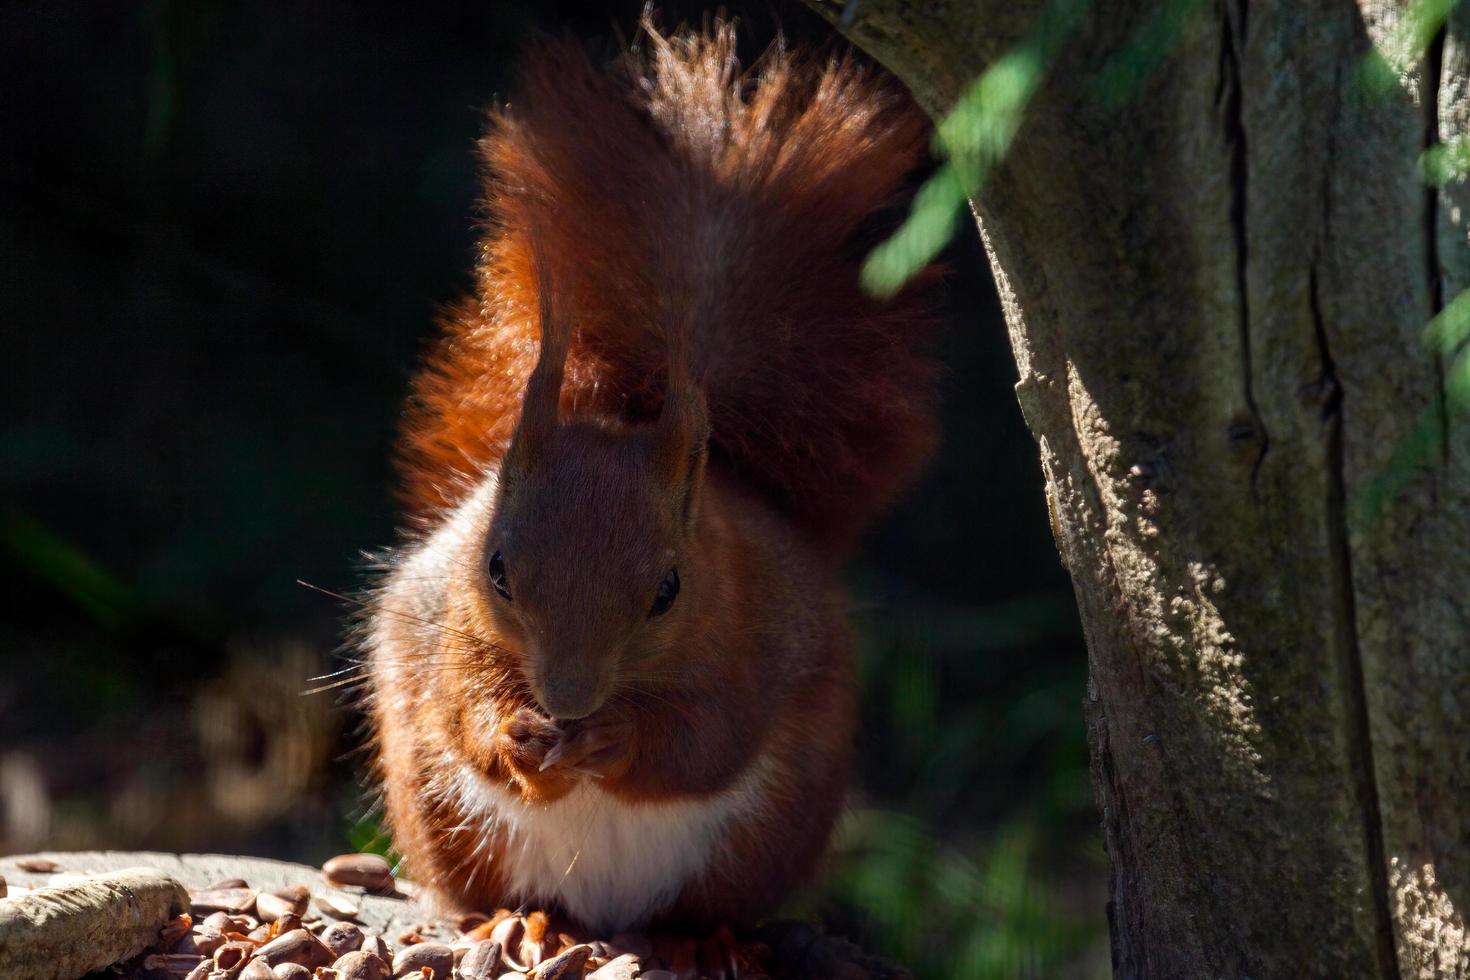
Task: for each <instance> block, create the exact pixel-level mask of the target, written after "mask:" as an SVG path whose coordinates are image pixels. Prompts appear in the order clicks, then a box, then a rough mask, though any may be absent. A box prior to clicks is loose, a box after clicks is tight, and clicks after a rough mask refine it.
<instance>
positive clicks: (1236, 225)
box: [812, 0, 1470, 978]
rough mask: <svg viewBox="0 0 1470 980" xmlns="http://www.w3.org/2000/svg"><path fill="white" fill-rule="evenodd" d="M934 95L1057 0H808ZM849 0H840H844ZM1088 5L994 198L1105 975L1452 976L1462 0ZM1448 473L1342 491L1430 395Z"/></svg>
mask: <svg viewBox="0 0 1470 980" xmlns="http://www.w3.org/2000/svg"><path fill="white" fill-rule="evenodd" d="M812 2H813V4H814V6H816V7H817V8H818V9H819V10H822V11H823V12H824V13H826V14H828V15H829V16H831V17H832V18H833V19H834V20H836V21H838V22H839V24H840V25H841V26H842V29H843V30H844V31H845V33H847V34H848V35H849V36H850V37H851V38H852V40H853V41H854V42H856V43H857V44H858V45H859V46H861V47H863V48H864V49H866V50H867V51H868V52H870V53H871V54H872V55H874V56H875V57H876V58H877V59H878V60H879V61H880V62H882V63H883V64H885V65H886V66H887V67H888V68H890V69H891V70H892V71H893V72H894V73H895V74H896V75H897V76H898V77H899V78H900V79H901V80H903V81H904V82H905V83H906V84H907V85H908V86H909V87H910V88H911V90H912V91H913V92H914V94H915V96H916V97H917V98H918V99H919V101H920V102H921V103H922V104H923V105H924V106H925V108H926V109H928V111H929V112H930V113H931V114H933V115H935V116H936V117H940V116H942V115H943V114H944V112H945V111H946V110H947V109H948V108H949V107H950V106H952V105H953V104H954V102H955V100H956V99H957V98H958V97H959V95H960V94H961V92H962V91H963V90H964V88H965V87H966V86H967V84H968V83H969V82H970V81H972V80H973V79H975V78H976V77H977V76H979V75H980V73H981V72H982V71H984V69H985V68H986V67H987V66H989V65H991V64H992V63H994V61H995V59H996V58H997V57H998V56H999V55H1001V54H1003V53H1004V52H1006V51H1008V50H1010V49H1012V47H1013V46H1014V45H1016V44H1017V43H1018V42H1020V41H1022V40H1023V39H1024V38H1025V37H1026V36H1027V32H1028V31H1031V30H1032V29H1033V28H1034V26H1035V25H1036V24H1037V23H1038V20H1037V18H1038V17H1039V16H1040V15H1041V12H1042V10H1043V7H1044V5H1043V4H1042V3H1040V2H1037V0H978V2H974V3H970V4H959V3H954V4H938V3H930V2H923V0H861V2H860V3H857V5H856V6H854V7H852V8H851V9H844V8H843V6H842V5H841V4H840V3H824V2H822V0H812ZM847 2H848V3H852V2H853V0H847ZM1194 6H1195V8H1196V9H1195V12H1194V13H1193V14H1192V15H1191V16H1190V17H1189V18H1188V19H1187V21H1186V23H1185V24H1184V26H1183V29H1182V33H1181V34H1180V36H1179V37H1178V39H1177V41H1176V42H1174V43H1173V44H1172V45H1171V46H1170V48H1169V51H1168V53H1167V55H1166V56H1165V57H1164V58H1163V59H1162V61H1161V62H1160V63H1159V64H1158V65H1157V66H1155V67H1154V68H1153V70H1152V71H1151V72H1149V73H1148V74H1147V76H1146V78H1145V79H1144V81H1143V82H1142V84H1141V87H1140V89H1139V90H1138V92H1137V93H1136V96H1135V97H1133V98H1131V99H1130V100H1127V101H1126V104H1124V105H1122V106H1121V107H1116V108H1114V107H1110V106H1109V105H1108V104H1107V103H1106V102H1105V100H1104V99H1102V98H1101V97H1099V94H1098V89H1097V85H1096V77H1097V73H1098V71H1099V69H1100V68H1101V67H1102V66H1103V64H1104V63H1105V62H1106V60H1107V58H1108V56H1109V55H1110V54H1111V53H1113V52H1115V51H1117V50H1118V49H1119V48H1120V46H1122V45H1125V44H1128V43H1129V41H1130V39H1131V38H1133V37H1135V36H1136V35H1137V32H1138V31H1139V30H1140V28H1142V27H1144V26H1145V24H1146V23H1147V22H1148V20H1149V18H1150V16H1151V15H1153V14H1154V13H1155V11H1156V10H1158V9H1160V4H1159V3H1158V2H1153V3H1144V2H1138V0H1120V2H1117V3H1109V4H1095V5H1094V6H1093V8H1092V10H1091V11H1090V13H1089V14H1088V15H1087V16H1086V17H1085V18H1084V19H1083V21H1082V23H1081V25H1080V27H1079V29H1078V30H1077V32H1076V34H1075V35H1074V36H1073V38H1072V40H1071V41H1070V42H1069V43H1067V44H1066V45H1065V46H1063V47H1062V49H1061V50H1060V53H1059V54H1058V56H1057V58H1056V61H1055V63H1054V64H1053V65H1052V68H1051V70H1050V73H1049V75H1048V80H1047V81H1046V83H1045V84H1044V85H1043V87H1042V88H1041V90H1040V91H1039V93H1038V94H1037V95H1036V97H1035V98H1034V99H1033V100H1032V102H1031V104H1030V106H1029V107H1028V109H1027V112H1026V114H1025V117H1024V122H1023V125H1022V126H1021V129H1020V131H1019V132H1018V134H1017V136H1016V138H1015V140H1014V142H1013V144H1012V145H1011V148H1010V151H1009V153H1008V155H1007V156H1006V158H1005V160H1004V162H1003V163H1002V164H1001V165H1000V166H999V167H998V168H997V169H995V170H994V171H993V172H992V173H991V174H990V176H989V177H988V179H987V181H986V183H985V185H984V187H983V189H982V190H981V192H980V195H979V197H978V199H977V200H975V201H974V202H973V203H974V206H975V210H976V213H977V215H978V217H979V221H980V228H981V233H982V236H983V238H984V240H985V244H986V247H987V250H988V252H989V255H990V258H991V264H992V267H993V270H994V273H995V277H996V281H997V284H998V286H999V290H1000V294H1001V297H1002V301H1003V303H1004V306H1005V312H1006V318H1007V321H1008V324H1009V328H1010V333H1011V341H1012V345H1013V349H1014V352H1015V357H1016V363H1017V367H1018V369H1019V376H1020V380H1019V382H1018V384H1017V394H1018V396H1019V399H1020V403H1021V407H1022V410H1023V412H1024V415H1025V417H1026V422H1027V424H1028V426H1029V427H1030V429H1031V431H1032V433H1033V434H1034V435H1035V437H1036V439H1037V441H1038V443H1039V445H1040V450H1041V464H1042V468H1043V470H1044V472H1045V476H1046V484H1047V494H1048V498H1049V503H1050V505H1051V512H1052V515H1053V526H1054V530H1055V532H1056V538H1057V545H1058V548H1059V550H1060V552H1061V555H1062V559H1063V561H1064V563H1065V564H1066V565H1067V567H1068V569H1069V570H1070V572H1071V575H1072V579H1073V583H1074V586H1075V590H1076V595H1077V601H1078V604H1079V606H1080V608H1081V613H1082V620H1083V623H1084V626H1085V629H1086V633H1087V641H1088V656H1089V667H1090V684H1089V689H1088V693H1087V697H1086V705H1085V707H1086V716H1087V726H1088V733H1089V739H1090V744H1091V751H1092V761H1093V777H1094V785H1095V789H1096V794H1097V800H1098V804H1099V806H1100V808H1101V810H1102V817H1103V828H1104V833H1105V840H1106V844H1107V849H1108V853H1109V855H1110V857H1111V860H1112V865H1113V873H1112V883H1111V901H1110V906H1109V913H1110V919H1111V925H1112V936H1113V955H1114V968H1115V972H1116V974H1117V975H1118V976H1121V977H1167V978H1177V977H1254V978H1267V977H1297V976H1313V977H1378V978H1399V977H1404V978H1409V977H1414V978H1418V977H1467V976H1470V935H1467V931H1466V919H1467V914H1470V439H1467V436H1466V433H1467V430H1470V419H1466V418H1464V417H1461V418H1458V419H1452V418H1449V414H1448V412H1447V411H1446V408H1445V402H1444V391H1443V368H1444V366H1443V364H1442V363H1441V362H1440V361H1439V360H1437V359H1436V358H1434V357H1432V356H1431V355H1430V354H1429V353H1428V352H1427V350H1426V349H1425V347H1424V344H1423V342H1422V340H1421V337H1422V333H1423V329H1424V326H1425V324H1426V323H1427V322H1428V321H1429V320H1430V318H1431V317H1433V316H1434V314H1435V313H1436V312H1438V310H1439V309H1440V307H1441V306H1442V305H1443V303H1444V301H1445V300H1446V299H1448V298H1452V297H1453V296H1454V295H1455V294H1456V293H1458V292H1459V291H1460V290H1462V289H1465V288H1467V287H1470V247H1467V239H1466V229H1465V221H1466V219H1467V217H1470V185H1465V184H1459V185H1452V186H1451V187H1450V188H1447V189H1446V190H1444V191H1442V192H1433V191H1430V190H1426V187H1425V185H1424V184H1423V183H1422V182H1421V181H1420V179H1419V177H1418V174H1417V171H1416V158H1417V157H1418V155H1419V153H1420V152H1421V151H1422V150H1423V149H1424V148H1425V146H1426V143H1427V142H1433V141H1436V140H1439V141H1444V140H1448V139H1450V138H1452V137H1458V136H1463V135H1465V134H1466V132H1467V129H1470V11H1467V10H1466V9H1465V8H1464V7H1462V8H1461V10H1460V11H1459V12H1456V13H1454V14H1452V17H1451V21H1450V23H1449V24H1448V26H1447V28H1446V30H1445V31H1443V32H1441V35H1440V36H1439V37H1438V38H1436V39H1435V41H1434V42H1433V44H1432V45H1431V46H1430V49H1429V52H1428V54H1427V55H1426V56H1425V57H1424V58H1422V59H1420V61H1419V62H1418V64H1417V66H1416V68H1415V70H1414V73H1413V76H1412V77H1410V78H1407V79H1405V80H1404V81H1403V83H1402V84H1401V85H1400V86H1399V87H1398V88H1397V89H1396V90H1395V91H1394V92H1393V93H1392V94H1391V95H1390V96H1389V97H1387V98H1386V99H1374V98H1371V97H1369V96H1367V95H1366V94H1365V93H1364V91H1363V88H1362V86H1361V84H1360V79H1359V66H1360V65H1361V64H1362V62H1363V59H1364V57H1365V56H1366V55H1367V54H1368V53H1369V52H1370V51H1371V50H1372V49H1373V46H1374V45H1375V44H1379V45H1381V44H1384V43H1386V39H1387V38H1388V37H1390V36H1391V32H1392V31H1393V29H1394V27H1395V26H1396V23H1397V19H1398V18H1399V16H1400V13H1399V11H1398V8H1397V7H1396V6H1395V5H1393V4H1389V3H1384V2H1381V0H1359V2H1358V3H1356V4H1354V3H1350V2H1344V0H1295V2H1293V0H1276V2H1261V0H1256V2H1249V3H1248V2H1246V0H1224V2H1220V3H1216V4H1204V3H1197V4H1195V5H1194ZM1426 418H1427V419H1437V420H1440V421H1441V422H1443V423H1445V424H1443V425H1442V426H1441V428H1440V430H1439V432H1438V433H1437V434H1436V440H1437V441H1436V443H1435V445H1434V446H1433V450H1432V453H1431V457H1432V458H1431V459H1430V460H1429V461H1428V463H1427V464H1425V465H1421V466H1419V467H1418V468H1416V469H1415V471H1414V472H1413V474H1412V476H1411V477H1410V479H1409V480H1408V482H1407V485H1406V486H1404V487H1403V489H1402V490H1401V491H1400V492H1399V493H1398V494H1397V495H1395V496H1393V497H1392V498H1391V499H1389V500H1388V501H1387V502H1386V503H1385V504H1384V505H1383V507H1382V508H1381V510H1380V511H1379V513H1378V515H1377V517H1376V518H1375V519H1373V520H1371V521H1368V520H1361V519H1358V518H1357V517H1356V516H1355V515H1356V514H1357V513H1358V511H1357V509H1356V507H1355V506H1354V504H1355V502H1356V501H1358V500H1360V499H1361V497H1362V494H1363V493H1364V491H1365V489H1366V488H1367V487H1369V486H1370V484H1371V483H1372V482H1373V480H1374V479H1375V477H1376V476H1377V475H1378V474H1379V473H1381V472H1382V471H1383V469H1384V467H1385V466H1386V465H1387V463H1388V461H1389V458H1390V455H1391V454H1392V453H1393V452H1394V449H1395V447H1397V446H1399V445H1400V444H1401V442H1402V441H1403V440H1405V439H1406V438H1408V437H1409V436H1410V433H1411V432H1412V431H1413V430H1414V427H1415V426H1416V424H1418V423H1419V422H1420V420H1421V419H1426Z"/></svg>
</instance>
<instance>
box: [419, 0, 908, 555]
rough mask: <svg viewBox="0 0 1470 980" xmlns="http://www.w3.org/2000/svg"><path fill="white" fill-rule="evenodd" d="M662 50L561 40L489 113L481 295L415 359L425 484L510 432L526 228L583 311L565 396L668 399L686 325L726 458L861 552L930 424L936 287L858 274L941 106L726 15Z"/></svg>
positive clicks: (643, 408) (527, 340)
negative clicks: (746, 66)
mask: <svg viewBox="0 0 1470 980" xmlns="http://www.w3.org/2000/svg"><path fill="white" fill-rule="evenodd" d="M646 48H647V52H646V54H643V55H638V56H632V57H630V59H629V63H628V65H627V66H626V67H625V68H624V69H623V70H621V71H617V72H610V73H609V72H602V71H599V70H597V69H595V68H594V67H593V66H592V65H591V64H590V63H589V61H588V60H587V58H586V56H585V55H583V54H582V53H581V51H580V50H578V49H577V48H575V47H574V46H573V45H571V44H569V43H565V42H563V43H550V44H547V45H545V46H544V47H543V48H541V49H540V50H539V51H538V52H537V53H536V54H535V55H534V56H532V57H531V58H530V59H529V60H528V62H527V67H526V69H525V71H524V73H523V76H522V78H521V84H520V87H519V89H518V90H517V92H516V95H515V97H514V100H513V101H512V102H511V103H510V105H509V106H507V107H505V108H504V109H502V110H500V111H498V112H497V113H495V114H494V116H493V117H492V122H491V127H490V131H489V134H488V135H487V136H486V137H485V139H484V141H483V143H482V150H483V154H484V158H485V160H486V162H487V163H488V165H489V170H490V182H489V192H488V195H487V198H486V202H485V203H486V208H487V211H488V219H489V221H488V224H487V230H488V236H487V240H486V242H485V244H484V247H483V249H484V253H483V257H482V262H481V265H480V270H479V295H478V296H477V297H476V298H475V299H473V300H471V301H468V302H466V303H465V304H462V306H461V307H460V308H459V309H458V310H457V311H456V312H455V313H453V314H452V315H451V316H450V317H449V318H448V322H447V324H446V327H447V336H446V337H445V338H444V340H443V341H442V342H441V343H440V345H439V347H438V348H437V350H436V351H435V352H434V353H433V354H432V355H431V358H430V363H429V367H428V369H427V370H426V371H425V373H424V374H423V375H422V376H421V378H420V381H419V385H418V389H417V395H418V398H417V401H416V404H415V405H414V406H413V407H411V409H410V417H409V425H408V428H407V431H406V450H407V451H406V456H405V458H406V463H407V466H406V471H407V476H408V478H409V479H408V483H409V494H410V497H411V500H412V501H413V502H415V503H416V504H417V505H418V506H419V507H420V508H421V509H427V508H433V507H436V506H440V505H443V504H447V503H452V502H453V501H454V500H455V499H457V497H458V495H459V494H460V493H461V492H462V488H463V487H464V486H466V485H469V484H472V483H474V482H476V481H477V480H478V478H479V473H480V471H481V469H482V467H483V466H484V465H485V464H486V463H489V462H492V461H494V460H495V459H497V458H499V456H500V454H501V453H503V452H504V448H505V444H506V442H507V440H508V439H509V436H510V432H511V430H512V428H513V427H514V424H515V416H516V413H517V411H518V409H519V399H520V394H521V391H522V389H523V387H524V384H525V380H526V377H527V376H528V375H529V373H530V370H531V367H532V366H533V364H534V362H535V354H536V343H537V336H538V327H537V322H536V320H537V317H536V309H537V302H536V295H535V293H536V282H537V280H536V277H535V275H533V272H532V267H531V266H532V262H531V258H530V254H529V246H528V240H529V236H530V234H531V229H533V228H534V229H536V234H537V235H538V236H539V238H540V243H541V250H542V251H544V254H545V255H546V257H547V261H549V262H550V263H551V264H552V269H551V277H550V278H551V281H553V282H555V283H556V284H557V287H556V288H557V289H558V290H559V291H562V292H565V293H566V296H567V299H568V304H567V306H568V308H569V309H570V311H571V317H572V320H573V322H574V323H575V331H576V333H575V335H574V337H573V342H572V351H571V356H570V359H569V361H568V365H567V373H566V379H565V383H564V389H563V392H562V405H563V411H564V412H565V413H577V412H583V413H600V414H606V415H614V416H617V417H619V418H621V419H624V420H627V421H630V422H637V421H643V420H651V419H652V418H654V417H656V415H657V413H658V410H659V407H660V404H661V399H662V393H663V387H664V377H665V374H666V370H665V364H666V359H665V357H666V354H665V352H666V350H667V347H666V338H668V337H670V336H676V337H677V338H678V339H679V340H680V341H681V343H680V344H679V346H680V347H682V348H683V350H684V351H685V356H686V357H687V358H688V363H689V368H690V372H691V374H692V376H693V377H694V378H695V379H696V380H697V381H698V382H699V383H700V384H701V385H702V386H703V388H704V391H705V394H706V397H707V400H708V404H709V414H710V422H711V427H712V430H713V436H712V441H711V460H712V464H713V465H716V466H723V467H725V468H726V469H727V470H729V471H731V472H733V473H734V474H735V475H736V476H737V478H739V479H741V480H743V481H744V482H745V483H746V484H747V485H749V486H750V487H752V489H753V490H755V491H756V492H758V493H760V494H762V495H763V496H765V497H766V498H767V499H768V500H770V501H771V502H772V503H773V504H774V505H775V506H776V507H778V508H779V509H781V510H783V511H784V512H786V513H787V514H789V515H790V516H791V517H792V518H793V519H794V520H795V522H796V523H797V524H798V526H800V527H802V528H803V529H805V530H806V531H807V532H808V533H809V534H810V536H811V537H812V539H813V540H814V541H816V542H817V543H819V544H821V545H823V546H826V547H829V548H831V549H833V550H836V551H841V550H845V549H846V548H847V547H849V546H850V545H851V544H852V542H853V541H854V540H855V538H856V536H857V535H858V534H859V533H861V531H862V529H863V528H864V527H866V526H867V524H868V523H869V522H870V521H871V520H872V518H873V517H874V516H876V514H877V513H878V512H879V511H880V510H881V509H883V507H884V506H886V505H887V504H888V503H889V502H890V501H891V500H892V498H893V497H894V496H895V495H896V494H897V493H898V491H899V490H901V489H902V488H903V487H904V486H905V485H906V484H907V483H909V482H910V481H911V480H912V479H913V477H914V476H915V474H916V472H917V470H918V468H919V467H920V466H921V465H922V463H923V461H924V458H925V457H926V455H927V453H928V451H929V449H930V448H931V446H932V444H933V441H934V431H935V423H934V418H933V407H932V401H933V391H934V374H935V367H934V364H933V362H932V360H931V359H930V357H929V356H928V354H927V352H926V350H927V346H928V344H927V341H928V334H929V332H930V326H931V317H930V314H929V311H928V309H927V308H926V304H925V303H924V302H923V300H922V299H921V298H920V297H919V296H918V295H917V294H916V293H915V291H913V290H910V291H909V292H908V293H906V294H900V295H899V296H898V297H897V298H896V299H893V300H889V301H886V302H880V301H877V300H874V299H871V298H869V297H867V296H866V295H864V294H863V293H862V291H861V290H860V289H859V287H858V270H859V267H860V265H861V263H862V260H863V257H864V256H865V254H866V252H867V251H868V249H869V248H871V246H872V245H873V244H874V243H875V238H874V228H873V227H872V219H873V217H874V216H875V214H877V213H878V212H880V211H881V210H882V209H884V208H885V207H886V206H888V205H891V204H892V203H894V200H895V197H896V195H898V194H899V193H900V191H901V189H902V187H903V184H904V178H905V176H906V175H907V174H908V173H909V172H910V171H911V170H912V169H913V167H914V166H915V165H916V164H917V163H918V161H919V160H920V158H921V155H922V152H923V147H924V142H925V134H926V130H927V127H926V125H925V122H924V120H923V118H922V116H920V115H919V113H918V111H917V110H916V109H915V108H913V106H912V104H911V103H910V102H909V100H908V99H907V98H906V97H904V96H903V95H901V94H900V93H898V92H896V91H895V90H894V88H893V87H892V85H891V83H888V82H885V81H884V80H882V79H880V78H879V77H876V76H875V75H874V74H873V73H872V72H870V71H869V70H867V69H865V68H863V67H861V66H860V65H858V64H856V63H855V62H853V61H851V60H849V59H839V60H835V61H832V62H829V63H826V64H808V63H803V62H800V61H798V60H797V59H795V58H793V57H791V56H790V55H788V54H787V53H785V52H784V51H781V50H779V49H777V50H774V51H772V52H770V53H768V54H767V55H766V57H765V58H763V59H762V61H761V62H760V63H759V64H758V65H757V66H756V67H755V68H754V69H753V70H752V71H750V72H749V73H742V71H741V69H740V66H739V65H738V64H737V62H736V59H735V36H734V30H733V28H732V27H731V26H729V25H717V26H716V27H715V28H714V29H713V31H712V32H710V33H707V34H693V33H689V34H678V35H675V36H672V37H662V36H660V35H658V34H657V33H655V32H653V31H652V30H651V29H650V30H649V31H648V41H647V44H646Z"/></svg>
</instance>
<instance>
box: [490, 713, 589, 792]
mask: <svg viewBox="0 0 1470 980" xmlns="http://www.w3.org/2000/svg"><path fill="white" fill-rule="evenodd" d="M562 738H563V732H562V730H561V729H560V728H558V727H557V725H556V722H554V721H552V720H551V719H550V718H548V717H546V716H545V715H542V714H538V713H537V712H535V711H532V710H531V709H529V708H522V709H521V710H519V711H517V712H516V713H515V714H513V715H511V716H510V717H508V718H506V719H505V720H504V721H503V722H501V724H500V730H499V733H498V741H499V745H500V752H501V755H502V756H503V757H504V758H505V761H506V762H507V763H509V766H510V769H511V770H512V772H513V773H514V774H515V776H516V778H517V780H518V781H519V782H520V783H521V785H522V786H523V787H524V788H525V790H526V792H527V793H528V794H529V795H531V796H533V797H537V798H540V799H543V800H554V799H556V798H558V797H560V796H564V795H566V793H567V792H568V791H569V790H571V788H572V786H573V785H575V783H576V776H575V774H573V773H571V772H568V771H565V770H562V769H559V768H552V767H550V766H548V765H547V763H546V758H547V756H548V754H549V753H550V752H551V751H552V750H553V749H554V748H555V747H556V746H557V745H559V744H560V743H561V741H562Z"/></svg>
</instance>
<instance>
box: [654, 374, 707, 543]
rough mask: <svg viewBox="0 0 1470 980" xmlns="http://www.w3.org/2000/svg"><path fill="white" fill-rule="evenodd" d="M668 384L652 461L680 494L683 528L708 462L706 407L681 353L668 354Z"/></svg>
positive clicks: (693, 508)
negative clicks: (690, 377)
mask: <svg viewBox="0 0 1470 980" xmlns="http://www.w3.org/2000/svg"><path fill="white" fill-rule="evenodd" d="M669 361H670V363H669V384H668V390H667V391H666V392H665V394H664V405H663V410H662V411H661V412H660V413H659V417H658V424H657V426H656V428H655V435H654V458H655V462H656V464H657V466H658V468H659V471H660V472H661V473H662V474H663V477H664V479H665V480H666V481H667V483H668V484H669V486H670V487H672V488H673V489H674V490H675V492H678V493H680V494H681V495H682V504H681V506H682V512H683V518H684V522H685V525H686V526H687V525H688V523H689V522H690V521H692V520H693V519H694V515H695V513H696V510H697V505H698V502H699V496H700V491H701V490H703V488H704V470H705V465H706V464H707V463H708V461H709V437H710V424H709V405H708V403H707V402H706V400H705V396H704V392H703V391H702V390H701V389H700V388H699V386H698V385H696V384H694V383H693V382H692V381H691V380H690V379H689V371H688V367H687V366H686V365H685V363H684V358H683V357H682V351H679V350H677V349H676V350H674V351H671V352H670V358H669Z"/></svg>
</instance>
